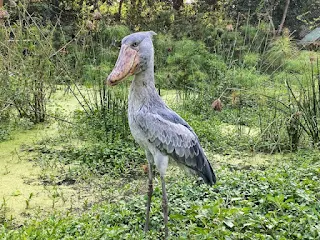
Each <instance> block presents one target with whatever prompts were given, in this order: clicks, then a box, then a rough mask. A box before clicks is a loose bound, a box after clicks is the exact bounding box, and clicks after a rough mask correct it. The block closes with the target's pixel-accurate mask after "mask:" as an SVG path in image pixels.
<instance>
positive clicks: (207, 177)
mask: <svg viewBox="0 0 320 240" xmlns="http://www.w3.org/2000/svg"><path fill="white" fill-rule="evenodd" d="M197 174H198V175H199V176H200V177H201V178H202V179H203V181H204V182H205V183H206V184H208V185H213V184H215V183H216V181H217V178H216V174H215V173H214V171H213V170H212V167H211V165H210V163H209V161H208V160H207V159H206V158H205V159H204V165H203V167H202V169H199V170H198V171H197Z"/></svg>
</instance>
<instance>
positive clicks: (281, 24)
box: [277, 0, 290, 35]
mask: <svg viewBox="0 0 320 240" xmlns="http://www.w3.org/2000/svg"><path fill="white" fill-rule="evenodd" d="M289 4H290V0H286V5H285V7H284V11H283V15H282V20H281V23H280V25H279V28H278V32H277V34H278V35H280V33H281V32H282V29H283V25H284V22H285V21H286V17H287V12H288V8H289Z"/></svg>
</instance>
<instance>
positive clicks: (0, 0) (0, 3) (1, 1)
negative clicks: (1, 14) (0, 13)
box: [0, 0, 3, 8]
mask: <svg viewBox="0 0 320 240" xmlns="http://www.w3.org/2000/svg"><path fill="white" fill-rule="evenodd" d="M2 7H3V0H0V8H2Z"/></svg>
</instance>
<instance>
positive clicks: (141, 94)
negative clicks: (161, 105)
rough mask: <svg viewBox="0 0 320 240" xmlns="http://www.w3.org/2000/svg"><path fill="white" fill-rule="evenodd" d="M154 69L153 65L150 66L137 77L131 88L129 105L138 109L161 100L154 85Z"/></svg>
mask: <svg viewBox="0 0 320 240" xmlns="http://www.w3.org/2000/svg"><path fill="white" fill-rule="evenodd" d="M153 68H154V67H153V65H150V66H149V67H148V68H147V69H146V70H144V71H142V72H140V73H138V74H136V75H135V77H134V80H133V81H132V83H131V87H130V93H129V104H130V103H131V104H134V105H135V106H136V107H138V106H141V105H143V104H144V103H146V102H148V101H151V100H152V101H154V100H157V99H159V98H160V96H159V95H158V93H157V89H156V87H155V83H154V70H153Z"/></svg>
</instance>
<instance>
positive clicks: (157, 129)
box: [136, 108, 216, 185]
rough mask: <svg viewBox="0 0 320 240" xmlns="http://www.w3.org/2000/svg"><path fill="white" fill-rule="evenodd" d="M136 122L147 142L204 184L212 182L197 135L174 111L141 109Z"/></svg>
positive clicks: (212, 174)
mask: <svg viewBox="0 0 320 240" xmlns="http://www.w3.org/2000/svg"><path fill="white" fill-rule="evenodd" d="M136 120H137V123H138V124H139V126H140V128H141V129H142V131H143V133H144V134H145V137H146V138H147V139H148V141H149V142H151V143H152V144H154V145H155V146H156V147H157V148H158V149H159V150H160V151H161V152H163V153H166V154H167V155H169V156H170V157H171V158H172V159H174V160H175V161H176V162H177V163H178V164H182V165H184V166H186V167H187V168H189V169H191V170H192V172H194V173H196V174H197V175H199V176H200V177H202V178H203V180H204V181H205V182H206V183H207V184H210V185H212V184H214V183H215V182H216V177H215V174H214V172H213V170H212V168H211V166H210V163H209V162H208V160H207V158H206V156H205V154H204V152H203V149H202V148H201V146H200V144H199V140H198V137H197V135H196V134H195V133H194V131H193V130H192V128H191V127H190V126H189V125H188V124H187V123H186V121H184V120H183V119H182V118H181V117H180V116H179V115H178V114H176V113H175V112H174V111H172V110H171V109H169V108H164V109H162V110H159V111H157V112H156V113H152V112H146V113H144V112H141V113H140V114H138V115H137V118H136Z"/></svg>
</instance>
